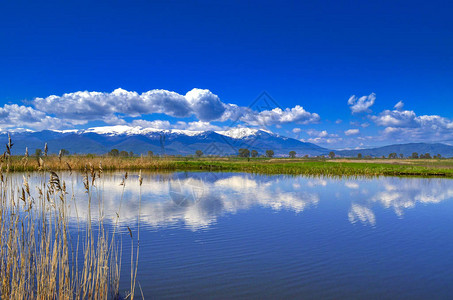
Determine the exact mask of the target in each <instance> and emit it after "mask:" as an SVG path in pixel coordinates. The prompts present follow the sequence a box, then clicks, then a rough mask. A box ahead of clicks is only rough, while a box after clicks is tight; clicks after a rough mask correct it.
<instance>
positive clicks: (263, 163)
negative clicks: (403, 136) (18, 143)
mask: <svg viewBox="0 0 453 300" xmlns="http://www.w3.org/2000/svg"><path fill="white" fill-rule="evenodd" d="M41 159H42V161H41V162H42V163H43V164H42V165H41V166H40V164H39V161H38V159H37V158H36V157H28V158H27V157H24V156H11V157H10V159H6V160H3V161H2V162H1V169H2V172H6V171H7V169H8V166H9V172H33V171H82V172H83V171H85V170H87V171H90V169H92V168H94V169H99V166H100V165H101V167H102V169H103V170H105V171H127V170H131V171H132V170H143V171H169V172H172V171H227V172H228V171H230V172H246V173H258V174H272V175H277V174H282V175H312V176H313V175H315V176H400V177H443V178H453V159H440V160H434V159H430V160H412V159H401V160H391V159H375V160H369V159H368V160H359V159H345V158H339V159H330V160H320V159H290V158H271V159H267V158H266V159H265V158H251V159H250V160H248V159H247V158H226V157H221V158H192V157H181V158H156V157H132V158H131V157H127V158H123V157H104V156H68V157H62V158H61V160H60V159H59V158H58V157H57V156H48V157H42V158H41Z"/></svg>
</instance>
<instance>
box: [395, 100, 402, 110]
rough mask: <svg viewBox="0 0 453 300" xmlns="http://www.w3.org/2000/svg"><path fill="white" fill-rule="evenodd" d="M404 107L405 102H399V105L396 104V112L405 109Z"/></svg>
mask: <svg viewBox="0 0 453 300" xmlns="http://www.w3.org/2000/svg"><path fill="white" fill-rule="evenodd" d="M403 107H404V102H403V101H399V102H398V103H397V104H395V106H394V108H395V109H396V110H401V109H403Z"/></svg>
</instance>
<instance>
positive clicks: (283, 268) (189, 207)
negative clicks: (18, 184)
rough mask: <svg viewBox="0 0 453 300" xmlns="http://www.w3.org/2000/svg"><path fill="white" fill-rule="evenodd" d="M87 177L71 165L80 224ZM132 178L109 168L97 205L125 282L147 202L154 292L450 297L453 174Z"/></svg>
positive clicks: (148, 268)
mask: <svg viewBox="0 0 453 300" xmlns="http://www.w3.org/2000/svg"><path fill="white" fill-rule="evenodd" d="M31 176H32V177H33V174H32V175H31ZM82 177H83V175H81V174H73V175H70V174H68V173H66V174H64V176H63V178H64V179H65V180H66V184H67V186H68V190H69V191H70V193H72V189H73V192H74V195H75V199H77V200H76V201H75V202H74V204H73V205H71V208H70V216H71V217H70V218H71V224H72V226H73V228H76V226H77V225H76V224H77V222H76V220H77V218H78V219H79V222H82V223H83V222H84V220H86V215H87V213H88V201H87V200H86V199H87V196H86V193H85V192H84V189H83V184H82ZM123 177H124V174H123V173H111V174H105V175H104V177H103V178H102V179H101V180H100V181H98V186H97V188H96V189H98V190H99V192H98V191H96V189H94V190H93V199H95V200H94V202H93V204H92V206H91V210H92V216H93V218H94V219H95V220H98V218H99V210H98V206H97V205H96V203H97V201H96V199H102V201H103V202H104V210H105V213H104V214H105V215H104V222H105V224H106V226H107V228H108V227H110V226H112V224H114V222H115V219H116V214H117V213H118V215H119V216H120V226H121V232H122V240H123V252H122V254H123V266H122V271H123V275H122V278H121V280H122V282H121V290H122V291H123V292H125V291H126V290H127V289H128V287H129V282H130V281H129V280H130V237H129V233H128V229H127V227H128V226H129V228H130V229H131V231H132V234H133V237H134V239H136V238H137V229H138V227H137V218H138V212H139V206H140V255H139V268H138V281H139V282H140V286H141V288H142V290H143V293H144V295H145V298H153V299H165V298H204V299H212V298H215V299H232V298H259V299H275V298H304V299H319V298H324V299H340V298H348V299H351V298H360V299H383V298H411V299H415V298H435V299H453V285H452V283H453V271H452V270H453V214H452V212H453V181H452V180H448V179H421V178H394V177H379V178H327V177H303V176H283V175H277V176H265V175H254V174H244V173H209V172H178V173H168V174H143V185H142V186H141V192H140V186H139V183H138V174H137V173H130V174H129V176H128V179H127V180H126V181H125V182H126V184H125V185H120V184H121V182H122V180H123ZM21 178H22V175H21V174H20V178H19V176H18V178H17V180H18V181H20V180H21ZM33 180H35V181H39V180H44V178H43V177H41V178H40V177H39V176H38V177H35V178H34V179H33ZM140 194H141V203H140V205H139V202H140V201H139V199H140ZM137 296H139V295H138V294H137Z"/></svg>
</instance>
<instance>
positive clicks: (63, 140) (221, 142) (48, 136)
mask: <svg viewBox="0 0 453 300" xmlns="http://www.w3.org/2000/svg"><path fill="white" fill-rule="evenodd" d="M11 136H12V139H13V143H14V147H13V149H12V150H13V153H14V154H21V153H24V152H25V147H28V149H29V152H30V153H33V152H34V151H35V149H42V148H43V147H44V143H47V144H48V148H49V152H50V153H58V152H59V150H60V149H62V148H64V149H66V150H68V151H69V152H70V153H79V154H82V153H95V154H104V153H107V152H109V151H110V150H111V149H118V150H119V151H122V150H124V151H128V152H130V151H132V152H134V153H135V154H147V153H148V151H153V152H154V153H155V154H167V155H190V154H194V153H195V151H196V150H201V151H203V152H204V153H205V154H212V155H232V154H237V153H238V150H239V149H240V148H247V149H249V150H257V151H258V153H259V154H264V153H265V151H266V150H273V151H274V152H275V155H288V152H289V151H296V153H297V155H298V156H303V155H306V154H308V155H320V154H326V153H328V151H329V150H327V149H325V148H322V147H319V146H317V145H314V144H311V143H305V142H301V141H299V140H296V139H292V138H287V137H282V136H279V135H277V134H274V133H271V132H269V131H264V130H258V129H252V128H232V129H230V130H225V131H191V130H180V129H168V130H162V129H155V128H143V127H139V126H136V127H132V126H125V125H119V126H103V127H93V128H88V129H83V130H60V131H59V130H44V131H39V132H32V131H29V130H27V131H22V132H21V131H16V132H11ZM0 140H1V141H3V142H4V143H6V142H7V133H1V134H0Z"/></svg>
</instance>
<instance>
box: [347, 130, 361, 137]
mask: <svg viewBox="0 0 453 300" xmlns="http://www.w3.org/2000/svg"><path fill="white" fill-rule="evenodd" d="M359 133H360V130H358V129H348V130H346V131H345V132H344V134H345V135H347V136H350V135H357V134H359Z"/></svg>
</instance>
